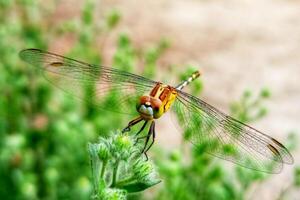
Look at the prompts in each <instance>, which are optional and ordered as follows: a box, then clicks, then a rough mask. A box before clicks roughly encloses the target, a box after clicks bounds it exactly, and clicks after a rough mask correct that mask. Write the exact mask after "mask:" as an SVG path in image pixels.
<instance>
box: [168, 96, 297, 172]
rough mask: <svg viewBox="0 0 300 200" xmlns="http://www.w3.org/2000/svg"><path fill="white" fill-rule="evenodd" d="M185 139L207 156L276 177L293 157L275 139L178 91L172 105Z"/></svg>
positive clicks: (290, 162)
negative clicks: (274, 174)
mask: <svg viewBox="0 0 300 200" xmlns="http://www.w3.org/2000/svg"><path fill="white" fill-rule="evenodd" d="M173 109H174V111H175V113H176V114H177V117H178V121H179V122H181V123H180V124H181V126H182V128H183V129H184V130H185V137H186V139H188V140H189V141H191V142H192V143H193V144H194V145H196V146H197V147H198V148H199V150H200V152H202V151H203V152H208V153H210V154H212V155H214V156H217V157H219V158H222V159H225V160H229V161H231V162H234V163H237V164H239V165H241V166H243V167H247V168H250V169H254V170H258V171H264V172H268V173H279V172H280V171H281V170H282V167H283V164H284V163H286V164H292V163H293V157H292V156H291V154H290V153H289V152H288V150H287V149H286V148H285V147H284V146H283V145H282V144H281V143H279V142H278V141H277V140H275V139H274V138H272V137H270V136H267V135H265V134H263V133H261V132H259V131H258V130H255V129H254V128H252V127H250V126H248V125H246V124H244V123H242V122H239V121H238V120H236V119H233V118H232V117H230V116H228V115H226V114H224V113H222V112H221V111H219V110H217V109H216V108H214V107H212V106H211V105H209V104H207V103H205V102H204V101H202V100H201V99H199V98H197V97H194V96H192V95H190V94H188V93H185V92H182V91H178V99H177V101H175V103H174V105H173Z"/></svg>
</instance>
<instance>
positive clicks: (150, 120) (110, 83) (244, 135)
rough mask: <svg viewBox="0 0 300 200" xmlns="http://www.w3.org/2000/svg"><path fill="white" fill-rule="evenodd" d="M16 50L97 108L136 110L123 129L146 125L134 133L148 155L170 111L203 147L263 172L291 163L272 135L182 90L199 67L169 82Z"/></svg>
mask: <svg viewBox="0 0 300 200" xmlns="http://www.w3.org/2000/svg"><path fill="white" fill-rule="evenodd" d="M19 55H20V58H21V59H22V60H24V61H25V62H27V63H29V64H31V65H33V66H35V67H36V68H37V69H38V70H39V71H40V72H41V73H42V75H43V76H44V77H45V78H46V79H47V80H48V81H50V82H51V83H52V84H54V85H55V86H57V87H59V88H61V89H62V90H65V91H66V92H67V93H70V94H73V95H75V96H77V97H79V98H81V99H82V100H84V101H87V102H89V101H92V99H93V98H92V97H95V98H96V99H97V100H96V101H94V103H95V105H96V107H97V106H98V107H99V108H104V109H107V110H111V111H115V112H118V113H125V114H130V115H136V117H135V118H133V120H132V121H130V122H129V123H128V125H127V126H126V127H125V128H124V129H123V130H122V132H123V133H125V132H128V131H130V130H131V128H132V127H134V126H135V125H137V124H139V123H141V124H142V126H141V128H140V129H139V131H138V132H137V133H136V136H137V135H139V134H140V133H141V132H143V130H144V129H147V130H148V132H147V134H146V135H145V136H143V137H142V136H141V137H138V138H137V139H138V140H139V139H144V140H145V145H144V147H143V150H142V153H144V154H145V155H146V157H147V154H146V153H147V151H148V150H149V149H150V148H151V147H152V145H153V143H154V141H155V136H156V132H155V121H156V120H158V119H159V118H160V117H161V116H163V115H164V114H165V113H166V112H168V111H169V110H172V111H174V112H175V113H176V114H177V115H176V116H178V122H179V124H180V126H181V127H182V129H183V130H186V131H187V132H188V133H189V134H188V135H189V137H188V138H187V139H188V140H189V141H190V142H191V143H192V144H194V145H195V146H196V147H197V148H199V149H202V150H203V152H207V153H209V154H211V155H213V156H216V157H219V158H221V159H224V160H228V161H231V162H233V163H236V164H238V165H240V166H243V167H246V168H250V169H253V170H257V171H262V172H266V173H280V172H281V170H282V168H283V166H284V165H285V164H293V157H292V155H291V154H290V153H289V151H288V149H287V148H286V147H285V146H284V145H282V144H281V143H280V142H278V141H277V140H276V139H274V138H272V137H271V136H268V135H266V134H264V133H262V132H260V131H258V130H256V129H255V128H252V127H251V126H249V125H247V124H244V123H242V122H240V121H238V120H237V119H234V118H233V117H231V116H229V115H227V114H225V113H223V112H222V111H220V110H218V109H217V108H215V107H213V106H211V105H210V104H208V103H206V102H205V101H203V100H201V99H200V98H198V97H196V96H193V95H191V94H189V93H187V92H184V91H183V89H184V88H185V87H186V86H187V85H189V84H190V83H191V82H193V81H194V80H195V79H197V78H198V77H199V76H200V72H199V71H196V72H194V73H193V74H191V76H190V77H188V78H187V79H186V80H184V81H183V82H181V83H180V84H178V85H177V86H174V87H173V86H171V85H168V84H164V83H162V82H159V81H154V80H150V79H148V78H146V77H143V76H139V75H136V74H133V73H129V72H126V71H122V70H119V69H116V68H111V67H105V66H101V65H93V64H88V63H86V62H82V61H79V60H75V59H71V58H67V57H64V56H61V55H58V54H55V53H50V52H47V51H44V50H40V49H24V50H22V51H20V54H19ZM82 87H95V90H91V91H90V93H89V92H85V90H80V89H79V88H82ZM92 91H94V92H92ZM134 107H135V108H134ZM142 122H143V123H142ZM146 127H147V128H146ZM147 158H148V157H147Z"/></svg>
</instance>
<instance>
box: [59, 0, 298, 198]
mask: <svg viewBox="0 0 300 200" xmlns="http://www.w3.org/2000/svg"><path fill="white" fill-rule="evenodd" d="M69 4H72V3H71V2H70V1H69V2H68V1H67V2H66V3H65V5H62V7H64V6H65V7H64V8H62V9H61V10H64V9H65V8H66V7H68V9H71V8H70V6H69ZM74 6H75V5H73V6H71V7H73V11H71V12H70V13H71V14H70V16H71V15H73V14H72V12H75V13H76V11H74V10H76V9H75V8H74ZM98 6H99V11H103V12H105V10H106V9H108V8H112V7H114V8H116V9H118V10H119V11H120V12H121V14H122V20H121V24H120V25H119V26H118V28H117V30H116V31H115V32H116V34H117V33H118V32H120V31H125V32H127V33H129V35H130V36H131V38H133V43H134V44H135V46H140V45H147V44H148V43H151V42H156V41H159V40H160V38H162V37H166V38H168V39H169V40H170V41H171V44H172V45H171V48H170V49H169V50H168V51H167V54H166V55H165V56H163V59H161V60H160V62H159V65H160V67H161V68H166V67H169V65H171V64H175V63H176V66H180V64H182V66H184V65H186V64H193V65H198V66H199V69H201V70H202V71H203V76H202V79H203V80H204V87H205V88H204V92H203V94H202V96H201V98H202V99H204V100H205V101H207V102H209V103H210V104H212V105H214V106H216V107H218V108H220V109H221V110H224V111H228V110H229V109H228V105H229V103H230V102H232V101H234V100H238V98H239V97H240V96H241V95H242V93H243V91H244V90H245V89H251V90H253V91H254V92H255V93H257V92H259V90H260V89H261V88H263V87H267V88H270V90H271V91H272V97H271V99H270V100H268V102H267V103H266V106H267V107H268V109H269V114H268V115H267V117H265V118H264V119H263V120H261V121H259V122H258V123H255V124H252V125H254V126H255V127H256V128H257V129H259V130H261V131H263V132H265V133H267V134H269V135H271V136H273V137H275V138H277V139H278V140H280V141H286V137H287V134H288V133H289V132H291V131H295V132H296V133H297V134H299V132H300V125H299V119H300V101H299V100H300V87H299V82H298V81H299V79H300V1H297V0H286V1H285V0H227V1H221V0H203V1H200V0H177V1H172V0H160V1H137V0H126V1H121V0H112V1H111V0H105V1H99V3H98ZM58 12H60V11H59V10H58ZM98 14H99V17H100V16H101V15H103V13H101V12H99V13H98ZM67 17H68V16H67ZM145 33H146V34H145ZM112 37H113V36H112ZM114 41H115V38H109V39H108V42H107V44H106V46H105V48H104V50H105V56H104V57H105V59H106V60H105V61H104V62H105V64H106V65H109V64H110V60H111V56H112V52H113V51H114V49H112V48H113V47H112V46H113V45H110V44H109V43H110V42H114ZM61 51H63V50H61ZM170 127H171V128H170ZM157 132H158V136H157V138H158V139H157V141H158V143H160V144H162V145H165V146H166V148H176V143H177V142H178V141H179V139H178V138H177V137H179V136H178V134H174V132H176V129H175V127H174V126H173V125H172V123H171V122H170V120H169V118H168V117H164V118H163V121H162V122H160V123H159V127H158V129H157ZM159 133H163V134H159ZM170 135H172V141H173V143H170ZM299 153H300V151H299V149H298V150H297V151H294V152H292V154H293V156H294V158H295V165H297V164H298V165H299V164H300V156H299ZM292 181H293V180H292V167H290V166H285V168H284V170H283V172H282V173H281V174H278V175H274V176H273V177H272V178H271V179H269V180H268V181H266V183H264V184H263V185H257V186H256V187H254V188H253V190H252V191H251V193H250V194H249V199H267V200H268V199H270V200H272V199H275V198H278V195H279V193H280V192H281V191H282V190H284V189H285V188H286V187H287V186H288V185H289V184H291V182H292ZM288 196H289V197H290V198H291V199H299V196H300V192H299V191H298V192H295V191H294V192H293V193H292V194H290V195H288Z"/></svg>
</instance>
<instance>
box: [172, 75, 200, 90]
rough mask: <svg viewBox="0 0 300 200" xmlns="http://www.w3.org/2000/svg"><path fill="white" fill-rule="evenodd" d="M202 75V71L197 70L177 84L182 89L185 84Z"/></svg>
mask: <svg viewBox="0 0 300 200" xmlns="http://www.w3.org/2000/svg"><path fill="white" fill-rule="evenodd" d="M200 75H201V73H200V71H195V72H194V73H193V74H192V75H191V76H190V77H188V78H187V79H186V80H185V81H183V82H181V83H180V84H179V85H177V86H176V89H177V90H182V89H183V88H184V87H185V86H187V85H188V84H190V83H191V82H193V81H194V80H195V79H196V78H198V77H199V76H200Z"/></svg>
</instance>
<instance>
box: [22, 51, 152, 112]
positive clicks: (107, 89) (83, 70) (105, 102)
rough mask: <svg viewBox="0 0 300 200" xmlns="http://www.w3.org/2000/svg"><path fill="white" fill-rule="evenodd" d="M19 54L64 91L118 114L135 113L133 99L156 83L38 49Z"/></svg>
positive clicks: (134, 100) (134, 101) (135, 99)
mask: <svg viewBox="0 0 300 200" xmlns="http://www.w3.org/2000/svg"><path fill="white" fill-rule="evenodd" d="M20 57H21V58H22V59H23V60H24V61H26V62H28V63H30V64H32V65H33V66H35V67H37V68H38V69H39V70H40V71H41V72H42V73H43V75H44V76H45V78H46V79H47V80H49V81H50V82H51V83H52V84H54V85H55V86H57V87H59V88H61V89H62V90H64V91H66V92H67V93H70V94H72V95H74V96H77V97H79V98H80V99H82V100H84V101H87V102H93V103H94V104H95V105H96V106H97V107H99V108H104V109H107V110H112V111H115V112H118V113H125V114H136V111H135V103H136V101H137V99H138V98H139V97H140V96H141V95H143V94H144V93H146V92H148V91H150V90H151V89H152V87H153V86H154V85H155V84H156V82H154V81H152V80H149V79H146V78H144V77H142V76H138V75H135V74H131V73H128V72H124V71H121V70H117V69H113V68H108V67H104V66H97V65H91V64H88V63H84V62H81V61H77V60H74V59H70V58H66V57H63V56H60V55H57V54H53V53H49V52H46V51H42V50H39V49H25V50H23V51H21V52H20Z"/></svg>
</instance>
